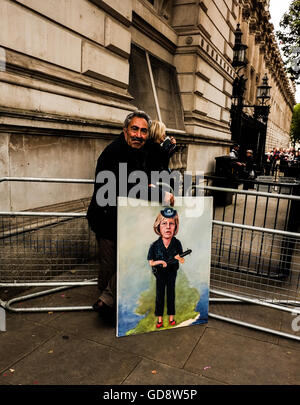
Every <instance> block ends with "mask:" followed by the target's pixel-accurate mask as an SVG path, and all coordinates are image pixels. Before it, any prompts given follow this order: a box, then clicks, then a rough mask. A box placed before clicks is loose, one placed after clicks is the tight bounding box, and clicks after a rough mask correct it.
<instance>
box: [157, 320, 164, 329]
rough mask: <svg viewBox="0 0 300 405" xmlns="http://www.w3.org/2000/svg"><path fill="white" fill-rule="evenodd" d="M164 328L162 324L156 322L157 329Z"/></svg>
mask: <svg viewBox="0 0 300 405" xmlns="http://www.w3.org/2000/svg"><path fill="white" fill-rule="evenodd" d="M163 326H164V323H163V322H157V324H156V327H157V328H158V329H159V328H162V327H163Z"/></svg>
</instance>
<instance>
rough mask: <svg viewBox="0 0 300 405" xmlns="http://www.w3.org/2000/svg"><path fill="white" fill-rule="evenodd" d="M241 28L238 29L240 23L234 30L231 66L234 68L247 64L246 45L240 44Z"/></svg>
mask: <svg viewBox="0 0 300 405" xmlns="http://www.w3.org/2000/svg"><path fill="white" fill-rule="evenodd" d="M242 35H243V33H242V30H241V29H240V24H238V25H237V28H236V30H235V32H234V36H235V41H234V47H233V61H232V66H233V67H234V68H243V67H245V66H247V64H248V60H247V58H246V51H247V49H248V46H247V45H244V44H242Z"/></svg>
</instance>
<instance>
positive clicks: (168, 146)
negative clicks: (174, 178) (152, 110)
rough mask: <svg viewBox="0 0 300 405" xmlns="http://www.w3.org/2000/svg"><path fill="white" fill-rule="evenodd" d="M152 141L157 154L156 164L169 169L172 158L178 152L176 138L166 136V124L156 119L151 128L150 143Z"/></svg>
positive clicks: (161, 168) (162, 168)
mask: <svg viewBox="0 0 300 405" xmlns="http://www.w3.org/2000/svg"><path fill="white" fill-rule="evenodd" d="M151 142H152V146H153V153H154V154H156V155H157V157H156V160H157V161H156V165H158V167H160V171H161V170H167V171H169V162H170V158H171V157H172V156H173V155H174V153H175V152H176V139H175V138H174V137H173V136H170V137H168V136H166V125H165V124H164V123H163V122H161V121H157V120H154V121H152V123H151V126H150V128H149V143H151Z"/></svg>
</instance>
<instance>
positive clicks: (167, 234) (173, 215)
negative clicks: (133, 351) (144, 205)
mask: <svg viewBox="0 0 300 405" xmlns="http://www.w3.org/2000/svg"><path fill="white" fill-rule="evenodd" d="M178 228H179V218H178V214H177V211H176V210H174V209H173V208H165V209H164V210H162V211H160V213H159V214H158V216H157V218H156V220H155V222H154V225H153V229H154V232H155V233H156V234H157V235H159V238H158V239H157V240H156V241H155V242H153V243H152V244H151V246H150V249H149V252H148V256H147V260H148V261H149V264H150V266H151V267H152V269H153V274H154V276H155V278H156V299H155V316H157V317H158V320H157V323H156V327H157V328H161V327H163V314H164V302H165V292H167V313H168V315H169V325H171V326H174V325H175V324H176V321H175V319H174V315H175V282H176V276H177V270H178V269H179V263H184V259H183V258H182V257H180V254H182V253H183V250H182V245H181V242H180V241H179V240H178V239H177V238H175V235H176V234H177V232H178ZM170 262H171V263H170Z"/></svg>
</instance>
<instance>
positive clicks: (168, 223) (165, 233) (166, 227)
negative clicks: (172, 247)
mask: <svg viewBox="0 0 300 405" xmlns="http://www.w3.org/2000/svg"><path fill="white" fill-rule="evenodd" d="M159 230H160V234H161V237H162V238H164V239H172V238H173V236H174V232H175V220H174V218H164V219H163V220H162V221H161V223H160V225H159Z"/></svg>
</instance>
